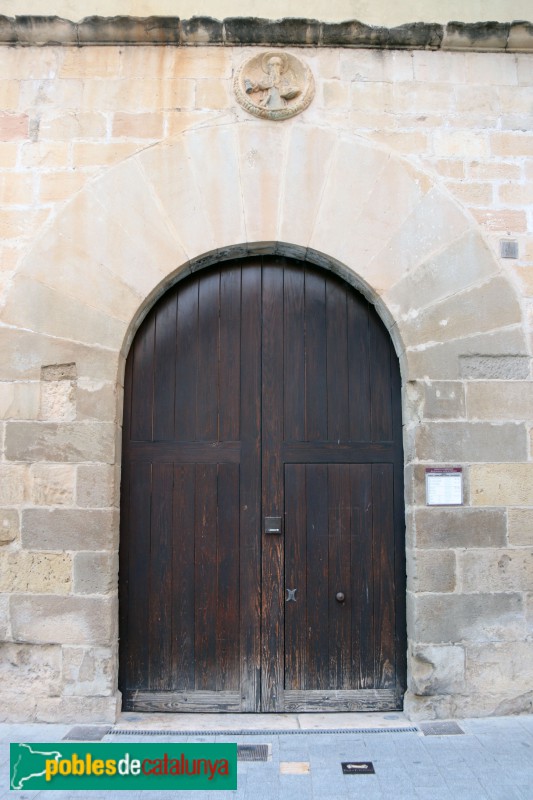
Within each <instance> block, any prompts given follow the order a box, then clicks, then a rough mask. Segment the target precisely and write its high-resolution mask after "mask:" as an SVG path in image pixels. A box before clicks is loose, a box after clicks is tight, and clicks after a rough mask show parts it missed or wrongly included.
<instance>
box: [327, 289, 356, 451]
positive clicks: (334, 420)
mask: <svg viewBox="0 0 533 800" xmlns="http://www.w3.org/2000/svg"><path fill="white" fill-rule="evenodd" d="M347 327H348V316H347V308H346V289H345V287H344V286H342V285H340V284H339V283H337V282H336V281H333V279H330V280H329V281H328V282H327V283H326V329H327V330H326V337H327V342H326V346H327V408H328V435H327V438H328V439H329V441H334V442H342V441H347V440H349V438H350V415H349V410H348V409H349V406H348V399H349V389H348V330H347Z"/></svg>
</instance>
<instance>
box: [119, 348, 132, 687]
mask: <svg viewBox="0 0 533 800" xmlns="http://www.w3.org/2000/svg"><path fill="white" fill-rule="evenodd" d="M132 352H133V348H132V349H131V353H130V355H129V356H128V358H127V360H126V365H125V371H124V416H123V420H122V470H121V479H120V543H119V550H118V557H119V582H118V593H119V595H118V596H119V604H118V612H119V641H120V649H119V684H120V686H128V687H129V686H131V685H132V684H131V683H130V677H129V675H128V663H129V658H128V649H129V647H130V636H129V605H130V592H133V591H135V587H134V586H132V585H130V575H129V558H130V550H131V544H130V536H131V520H130V504H131V495H130V491H131V489H130V485H131V477H132V475H131V464H130V458H129V453H128V445H129V441H130V431H131V395H132V371H133V357H132Z"/></svg>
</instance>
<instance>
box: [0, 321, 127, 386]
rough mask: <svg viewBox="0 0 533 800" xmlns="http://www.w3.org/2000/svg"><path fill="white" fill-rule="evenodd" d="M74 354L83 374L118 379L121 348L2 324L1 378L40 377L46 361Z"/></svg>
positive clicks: (32, 378)
mask: <svg viewBox="0 0 533 800" xmlns="http://www.w3.org/2000/svg"><path fill="white" fill-rule="evenodd" d="M72 358H75V360H76V364H77V368H78V374H79V375H81V376H83V377H87V378H95V379H98V380H111V381H115V380H116V377H117V365H118V352H113V351H112V350H108V349H106V348H102V347H98V346H95V345H92V346H89V345H83V344H80V343H79V342H72V341H70V340H68V339H56V338H54V337H51V336H46V335H39V334H36V333H33V332H32V331H25V330H16V329H14V328H0V380H13V378H16V379H24V380H39V379H40V377H41V366H42V364H61V363H63V362H66V361H68V360H72Z"/></svg>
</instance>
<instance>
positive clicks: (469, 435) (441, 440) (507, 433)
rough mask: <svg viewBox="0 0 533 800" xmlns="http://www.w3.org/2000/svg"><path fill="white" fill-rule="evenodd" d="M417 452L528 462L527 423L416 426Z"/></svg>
mask: <svg viewBox="0 0 533 800" xmlns="http://www.w3.org/2000/svg"><path fill="white" fill-rule="evenodd" d="M416 453H417V456H418V458H419V459H420V460H421V461H436V462H439V461H440V462H443V461H444V462H446V461H448V462H450V461H451V462H462V461H525V460H526V459H527V438H526V431H525V426H524V425H522V424H513V423H505V424H501V425H492V424H490V423H485V422H470V423H468V422H433V423H427V424H425V425H420V426H419V427H418V429H417V432H416ZM532 466H533V465H532ZM485 505H499V503H490V504H488V503H487V504H485Z"/></svg>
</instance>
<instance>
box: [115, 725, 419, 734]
mask: <svg viewBox="0 0 533 800" xmlns="http://www.w3.org/2000/svg"><path fill="white" fill-rule="evenodd" d="M108 733H109V736H295V735H298V736H308V735H309V736H310V735H313V734H347V735H349V736H352V735H353V734H354V733H357V734H364V735H365V736H366V734H371V733H420V731H419V729H418V728H414V727H405V728H299V729H298V730H284V729H283V728H273V729H270V728H267V729H260V730H259V729H258V730H246V729H245V728H243V729H241V728H239V729H237V730H225V729H215V730H207V731H203V730H190V731H189V730H174V729H170V728H169V729H167V730H149V729H141V728H113V730H110V731H109V732H108Z"/></svg>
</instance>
